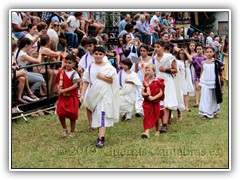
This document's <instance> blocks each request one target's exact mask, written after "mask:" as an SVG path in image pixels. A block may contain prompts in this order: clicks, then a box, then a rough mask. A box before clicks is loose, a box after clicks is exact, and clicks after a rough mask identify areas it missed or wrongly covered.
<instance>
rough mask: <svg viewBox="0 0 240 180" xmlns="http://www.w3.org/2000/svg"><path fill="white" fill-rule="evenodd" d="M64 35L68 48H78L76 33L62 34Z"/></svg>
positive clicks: (67, 32)
mask: <svg viewBox="0 0 240 180" xmlns="http://www.w3.org/2000/svg"><path fill="white" fill-rule="evenodd" d="M64 35H65V36H66V39H67V44H68V46H71V47H72V48H77V47H78V36H77V34H76V33H72V32H69V31H66V32H64Z"/></svg>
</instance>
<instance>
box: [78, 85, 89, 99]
mask: <svg viewBox="0 0 240 180" xmlns="http://www.w3.org/2000/svg"><path fill="white" fill-rule="evenodd" d="M88 85H89V83H88V82H85V81H84V82H83V86H82V93H81V97H80V102H81V103H83V97H84V95H85V92H86V89H87V87H88Z"/></svg>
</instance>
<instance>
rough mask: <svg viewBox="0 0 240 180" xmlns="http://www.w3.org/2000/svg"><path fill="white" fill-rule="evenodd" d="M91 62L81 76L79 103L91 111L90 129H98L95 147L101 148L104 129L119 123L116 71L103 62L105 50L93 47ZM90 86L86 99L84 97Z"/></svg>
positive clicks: (103, 139)
mask: <svg viewBox="0 0 240 180" xmlns="http://www.w3.org/2000/svg"><path fill="white" fill-rule="evenodd" d="M93 53H94V59H95V62H93V63H92V64H91V65H90V66H89V67H88V68H87V69H86V71H85V72H84V74H83V88H82V94H81V98H80V101H81V103H84V105H85V106H86V107H87V108H88V109H89V110H90V111H92V127H93V128H98V138H97V144H96V147H98V148H102V147H103V146H104V141H105V138H104V136H105V132H106V127H111V126H113V125H114V123H116V122H118V121H119V98H118V97H119V85H118V77H117V72H116V69H115V68H114V67H113V66H112V65H111V64H109V63H106V62H104V61H103V57H104V56H105V49H104V48H103V47H95V48H94V50H93ZM88 86H90V88H89V90H88V93H87V97H86V99H84V95H85V92H86V89H87V87H88Z"/></svg>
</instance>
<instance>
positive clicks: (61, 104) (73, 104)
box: [54, 69, 79, 120]
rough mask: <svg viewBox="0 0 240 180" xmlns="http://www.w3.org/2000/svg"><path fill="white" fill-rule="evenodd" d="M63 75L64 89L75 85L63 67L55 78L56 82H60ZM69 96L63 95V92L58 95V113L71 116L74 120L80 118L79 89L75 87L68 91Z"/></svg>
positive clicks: (62, 116) (60, 115)
mask: <svg viewBox="0 0 240 180" xmlns="http://www.w3.org/2000/svg"><path fill="white" fill-rule="evenodd" d="M61 73H62V75H63V87H62V88H63V89H65V88H68V87H70V86H72V85H73V83H72V81H71V80H70V79H69V78H68V76H67V75H66V73H65V71H63V69H61V70H60V71H59V72H58V74H57V76H56V78H55V80H54V84H55V85H56V84H58V83H59V81H60V75H61ZM67 93H68V94H69V96H63V94H60V95H59V96H58V102H57V115H58V116H59V117H60V118H69V119H72V120H77V119H78V103H79V101H78V89H77V88H76V89H74V90H72V91H69V92H67Z"/></svg>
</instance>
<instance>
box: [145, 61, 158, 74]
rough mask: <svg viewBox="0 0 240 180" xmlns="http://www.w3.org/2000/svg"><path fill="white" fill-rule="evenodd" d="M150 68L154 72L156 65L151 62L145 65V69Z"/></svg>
mask: <svg viewBox="0 0 240 180" xmlns="http://www.w3.org/2000/svg"><path fill="white" fill-rule="evenodd" d="M148 68H149V69H152V70H153V71H154V72H156V66H155V65H154V64H153V63H148V64H147V65H146V67H145V69H148Z"/></svg>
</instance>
